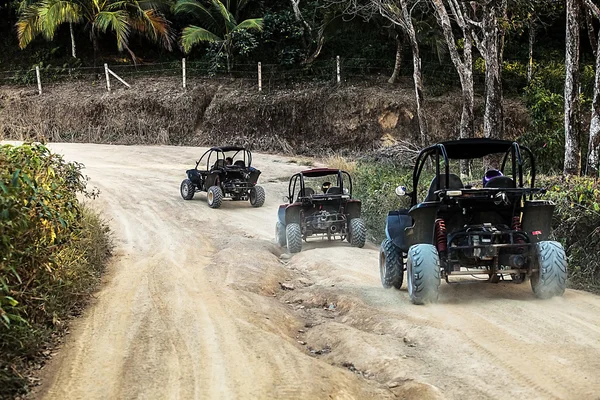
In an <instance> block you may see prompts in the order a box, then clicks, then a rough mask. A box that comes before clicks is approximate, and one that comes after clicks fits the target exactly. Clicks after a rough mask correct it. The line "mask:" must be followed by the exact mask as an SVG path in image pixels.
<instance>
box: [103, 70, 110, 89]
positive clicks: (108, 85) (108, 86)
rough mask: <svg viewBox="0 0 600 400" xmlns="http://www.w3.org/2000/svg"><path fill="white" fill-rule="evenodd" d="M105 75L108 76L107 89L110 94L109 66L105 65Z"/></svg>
mask: <svg viewBox="0 0 600 400" xmlns="http://www.w3.org/2000/svg"><path fill="white" fill-rule="evenodd" d="M104 73H105V74H106V88H107V89H108V91H109V92H110V76H109V75H108V64H104Z"/></svg>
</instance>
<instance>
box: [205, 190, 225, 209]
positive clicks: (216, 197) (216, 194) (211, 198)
mask: <svg viewBox="0 0 600 400" xmlns="http://www.w3.org/2000/svg"><path fill="white" fill-rule="evenodd" d="M206 199H207V200H208V206H209V207H210V208H219V207H221V203H222V202H223V191H222V190H221V188H220V187H219V186H211V187H209V188H208V193H207V194H206Z"/></svg>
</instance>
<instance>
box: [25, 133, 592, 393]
mask: <svg viewBox="0 0 600 400" xmlns="http://www.w3.org/2000/svg"><path fill="white" fill-rule="evenodd" d="M52 148H53V149H54V150H56V151H58V152H61V153H63V154H65V155H66V156H67V158H68V159H71V160H77V161H80V162H83V163H85V164H86V166H87V169H86V174H87V175H89V176H90V177H91V185H93V186H97V187H98V188H99V189H100V191H101V195H100V198H99V199H97V200H94V201H93V202H92V205H93V206H94V207H96V208H98V209H101V210H102V211H103V212H104V213H105V215H106V217H107V219H108V220H109V223H110V226H111V227H112V229H113V231H114V235H115V241H116V246H117V250H116V256H115V257H114V260H113V263H112V264H111V265H110V267H109V272H108V274H107V277H106V279H105V283H104V285H103V286H102V289H101V290H100V291H99V293H98V294H97V296H96V297H97V298H96V299H95V300H94V302H93V304H92V305H91V306H90V307H89V309H88V310H87V312H86V313H85V314H84V316H82V317H81V318H79V319H78V320H76V321H75V322H74V323H73V325H72V329H71V330H72V333H71V335H70V336H69V337H68V338H67V340H66V344H65V345H64V346H63V348H62V349H61V350H60V351H59V352H58V355H57V356H56V357H55V358H54V359H53V360H52V361H51V362H50V364H49V365H48V366H47V367H46V368H45V372H44V373H43V376H42V378H43V379H42V382H43V383H42V386H41V388H40V390H39V391H38V393H37V394H36V396H37V397H38V398H44V399H132V398H139V399H191V398H202V399H204V398H206V399H213V398H214V399H275V398H277V399H288V398H290V399H300V398H301V399H327V398H334V399H368V398H378V399H385V398H414V399H437V398H449V399H458V398H460V399H482V398H483V399H485V398H490V399H514V398H519V399H553V398H558V399H600V378H599V377H598V374H599V373H600V298H599V297H597V296H593V295H590V294H587V293H582V292H577V291H567V293H566V294H565V296H564V297H563V298H559V299H553V300H550V301H540V300H536V299H535V298H534V297H533V295H532V293H531V289H530V287H529V285H528V284H527V285H513V284H509V283H501V284H498V285H488V284H483V283H474V284H467V285H453V286H448V285H446V284H442V294H441V303H440V304H437V305H434V306H426V307H417V306H413V305H410V304H409V301H408V298H407V297H408V296H407V293H406V291H405V290H401V291H395V290H384V289H383V288H381V285H380V283H379V276H378V267H377V257H378V251H377V248H376V247H375V246H370V247H369V248H365V249H355V248H351V247H349V245H347V244H341V243H339V244H334V245H332V246H324V245H322V244H321V243H316V244H313V245H310V246H306V247H307V248H308V249H307V250H306V251H303V252H302V253H300V254H298V255H296V256H294V257H292V258H291V259H289V260H288V259H285V257H284V259H280V257H279V256H280V254H281V250H280V249H278V247H277V246H276V245H275V244H274V243H273V236H274V225H275V220H276V207H277V205H278V204H279V203H280V202H281V196H282V195H283V192H284V191H285V190H286V186H287V184H286V183H283V182H282V178H283V177H287V176H289V175H290V174H291V173H292V172H294V171H297V170H298V168H299V167H298V165H297V164H293V163H290V162H289V159H286V158H284V157H278V156H268V155H259V154H256V155H255V166H256V167H257V168H259V169H261V170H262V171H263V175H262V176H261V181H262V182H263V186H264V187H265V189H266V191H267V202H266V204H265V206H264V207H263V208H261V209H254V208H252V207H250V205H249V204H247V203H229V202H226V203H224V204H223V206H222V208H221V209H219V210H212V209H209V208H208V206H207V204H206V198H205V196H204V195H197V196H196V198H195V199H194V200H193V201H188V202H185V201H183V200H182V199H181V197H180V195H179V184H180V182H181V180H182V179H183V178H184V171H185V170H186V169H187V168H189V167H190V165H191V164H192V161H193V160H194V159H195V158H197V157H199V155H200V154H201V150H200V149H197V148H175V147H121V146H106V145H82V144H55V145H52ZM283 282H286V283H287V285H286V286H288V287H289V288H290V289H291V288H293V290H283V289H282V287H281V285H280V283H283Z"/></svg>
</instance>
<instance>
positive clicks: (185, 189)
mask: <svg viewBox="0 0 600 400" xmlns="http://www.w3.org/2000/svg"><path fill="white" fill-rule="evenodd" d="M179 192H180V193H181V197H183V199H184V200H191V199H193V198H194V193H195V192H196V187H195V186H194V184H193V183H192V181H190V180H189V179H184V180H183V182H181V186H180V188H179Z"/></svg>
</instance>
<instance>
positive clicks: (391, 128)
mask: <svg viewBox="0 0 600 400" xmlns="http://www.w3.org/2000/svg"><path fill="white" fill-rule="evenodd" d="M132 83H133V88H132V89H121V88H117V89H115V90H114V91H113V92H112V93H110V94H109V93H107V92H106V90H105V88H104V87H103V86H102V85H101V84H94V85H92V84H91V83H82V82H79V83H77V82H75V83H65V84H61V85H54V86H49V87H47V88H46V89H45V93H44V94H43V95H42V96H38V95H37V92H36V91H35V89H34V88H29V89H11V88H6V87H3V88H0V138H2V137H3V138H4V139H17V140H23V139H30V138H34V139H40V138H42V137H43V138H46V139H47V140H51V141H54V142H87V143H110V144H168V145H188V146H197V145H210V144H212V143H216V142H219V143H220V142H229V143H232V144H242V145H248V146H251V147H253V148H254V149H260V150H262V151H273V152H284V153H295V154H315V152H319V153H326V152H328V151H330V150H334V151H338V152H352V151H368V150H371V149H373V148H377V147H379V146H380V145H381V143H382V142H385V143H390V142H393V140H394V139H404V140H409V141H413V140H416V139H417V138H418V126H417V120H416V115H415V109H414V95H413V91H412V90H411V89H400V88H397V89H394V88H390V87H358V86H346V85H342V86H341V87H338V86H331V85H327V84H306V85H303V86H302V88H298V89H279V90H275V89H273V90H269V91H265V92H262V93H259V92H258V91H257V89H256V88H255V87H253V86H252V85H251V84H250V83H247V82H233V81H223V80H221V81H204V80H203V81H192V82H190V84H189V88H188V90H187V91H184V90H183V89H182V88H181V87H180V83H179V82H178V81H176V80H169V79H163V80H140V81H133V82H132ZM479 103H481V101H480V100H479V101H478V104H479ZM427 110H428V114H429V117H430V118H429V125H430V130H431V133H432V140H438V139H445V138H448V137H457V136H458V125H459V124H458V121H459V120H460V113H461V103H460V96H459V95H454V94H449V95H445V96H441V97H434V98H430V99H428V103H427ZM481 110H482V107H479V106H476V118H477V121H476V125H477V126H478V127H479V128H478V129H479V130H481V127H480V125H481V123H482V121H481V119H482V115H481ZM506 116H507V120H506V125H507V135H509V136H510V137H516V136H518V135H520V134H521V133H522V132H523V131H524V129H525V128H526V126H527V124H528V118H527V112H526V110H525V108H524V107H523V105H521V104H520V103H518V102H514V101H507V103H506Z"/></svg>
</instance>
